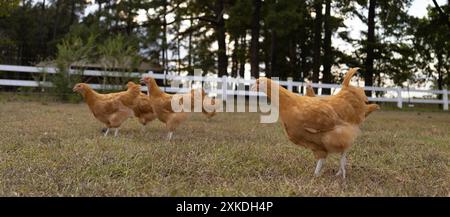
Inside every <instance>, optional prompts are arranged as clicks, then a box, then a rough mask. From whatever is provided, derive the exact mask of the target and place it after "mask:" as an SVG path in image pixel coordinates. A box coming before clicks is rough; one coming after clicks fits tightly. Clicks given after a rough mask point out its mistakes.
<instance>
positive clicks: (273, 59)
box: [268, 30, 279, 77]
mask: <svg viewBox="0 0 450 217" xmlns="http://www.w3.org/2000/svg"><path fill="white" fill-rule="evenodd" d="M276 70H277V33H276V32H275V30H272V34H271V37H270V73H269V75H268V77H277V76H279V75H278V73H275V72H276Z"/></svg>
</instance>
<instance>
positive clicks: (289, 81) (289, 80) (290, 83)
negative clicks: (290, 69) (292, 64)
mask: <svg viewBox="0 0 450 217" xmlns="http://www.w3.org/2000/svg"><path fill="white" fill-rule="evenodd" d="M287 83H288V85H287V88H288V90H289V91H291V92H292V77H288V78H287Z"/></svg>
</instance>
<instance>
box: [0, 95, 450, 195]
mask: <svg viewBox="0 0 450 217" xmlns="http://www.w3.org/2000/svg"><path fill="white" fill-rule="evenodd" d="M0 114H1V116H0V121H1V123H2V125H1V127H0V195H2V196H17V195H18V196H450V168H449V167H450V115H449V113H448V112H447V113H443V112H433V113H426V112H421V113H420V114H419V113H418V112H395V111H389V112H377V113H375V114H373V115H372V116H371V117H370V118H369V119H368V120H367V122H366V123H365V124H364V126H363V130H362V132H363V133H362V135H361V136H360V137H359V138H358V140H357V142H356V144H355V145H354V146H353V148H352V149H351V151H350V153H349V158H348V162H349V164H348V166H347V168H348V169H347V171H348V177H347V180H346V181H343V180H342V179H340V178H337V177H335V176H334V173H335V172H336V169H337V168H338V156H337V155H332V156H330V157H329V158H328V160H327V162H326V163H325V165H324V169H323V174H322V176H321V177H318V178H314V177H313V170H314V166H315V160H314V158H313V155H312V153H311V152H310V151H309V150H306V149H303V148H301V147H297V146H295V145H293V144H292V143H290V142H289V141H288V140H287V138H286V137H285V135H284V134H283V131H282V129H281V128H280V126H279V124H259V123H258V122H259V115H258V114H255V113H220V114H218V116H216V117H214V118H213V119H212V120H211V121H206V120H205V117H204V116H201V115H200V114H194V115H193V116H192V117H191V119H190V120H189V121H188V122H186V123H185V124H184V125H182V126H181V127H180V128H179V130H178V131H177V132H176V133H175V135H174V136H175V137H174V141H173V142H171V143H168V142H166V141H164V139H163V138H164V137H165V131H164V130H163V128H162V124H161V123H159V122H158V121H154V122H152V123H151V124H150V126H147V129H146V131H145V132H142V131H141V126H140V125H139V124H138V122H137V120H135V119H132V120H129V121H127V122H126V123H125V125H124V126H123V127H122V130H121V131H120V134H119V137H117V138H114V137H112V136H111V137H106V138H104V137H102V136H101V134H100V129H101V128H102V127H103V126H102V125H101V124H100V123H99V122H97V121H96V120H95V119H94V118H93V116H92V114H90V113H89V111H88V109H87V106H86V105H84V104H79V105H74V104H54V103H53V104H49V105H43V104H41V103H36V102H34V103H33V102H25V103H24V102H0Z"/></svg>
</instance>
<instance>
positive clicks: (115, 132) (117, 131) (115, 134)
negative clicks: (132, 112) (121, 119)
mask: <svg viewBox="0 0 450 217" xmlns="http://www.w3.org/2000/svg"><path fill="white" fill-rule="evenodd" d="M118 133H119V128H118V127H117V128H116V129H115V131H114V137H116V136H117V134H118Z"/></svg>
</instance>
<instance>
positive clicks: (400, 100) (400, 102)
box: [397, 88, 403, 108]
mask: <svg viewBox="0 0 450 217" xmlns="http://www.w3.org/2000/svg"><path fill="white" fill-rule="evenodd" d="M397 107H398V108H402V107H403V98H402V89H401V88H397Z"/></svg>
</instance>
